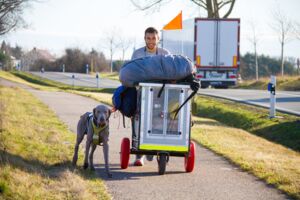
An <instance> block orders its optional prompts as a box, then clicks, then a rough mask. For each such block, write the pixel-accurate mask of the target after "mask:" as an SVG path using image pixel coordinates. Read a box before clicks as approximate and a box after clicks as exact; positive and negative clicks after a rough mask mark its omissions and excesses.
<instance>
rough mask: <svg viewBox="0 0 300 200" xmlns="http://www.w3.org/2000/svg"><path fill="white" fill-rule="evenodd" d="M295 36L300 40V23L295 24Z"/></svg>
mask: <svg viewBox="0 0 300 200" xmlns="http://www.w3.org/2000/svg"><path fill="white" fill-rule="evenodd" d="M294 35H295V38H296V39H298V40H300V23H299V22H295V26H294Z"/></svg>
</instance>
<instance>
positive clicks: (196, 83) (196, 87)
mask: <svg viewBox="0 0 300 200" xmlns="http://www.w3.org/2000/svg"><path fill="white" fill-rule="evenodd" d="M190 87H191V89H192V90H193V91H194V92H197V91H198V90H199V88H200V82H199V81H197V80H196V79H194V80H193V81H192V82H191V84H190Z"/></svg>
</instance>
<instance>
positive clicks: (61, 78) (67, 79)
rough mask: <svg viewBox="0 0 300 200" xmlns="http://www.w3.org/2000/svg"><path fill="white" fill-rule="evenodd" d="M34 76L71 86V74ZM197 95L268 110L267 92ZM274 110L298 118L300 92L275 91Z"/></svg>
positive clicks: (83, 82)
mask: <svg viewBox="0 0 300 200" xmlns="http://www.w3.org/2000/svg"><path fill="white" fill-rule="evenodd" d="M32 73H33V74H35V75H39V76H43V77H45V78H48V79H51V80H55V81H58V82H62V83H66V84H72V78H71V77H72V73H61V72H45V73H43V74H42V73H40V72H32ZM99 82H100V87H103V88H106V87H108V88H116V87H117V86H119V85H120V82H119V81H113V80H110V79H100V81H99ZM75 85H80V86H87V87H96V78H95V77H93V76H91V75H86V74H79V73H78V74H75ZM198 93H199V94H203V95H208V96H215V97H221V98H226V99H230V100H234V101H239V102H243V103H248V104H253V105H258V106H262V107H265V108H269V105H270V103H269V102H270V100H269V99H270V94H269V92H268V91H267V90H265V91H263V90H242V89H200V90H199V92H198ZM276 101H277V103H276V109H277V110H278V111H282V112H286V113H290V114H295V115H298V116H300V92H290V91H277V92H276Z"/></svg>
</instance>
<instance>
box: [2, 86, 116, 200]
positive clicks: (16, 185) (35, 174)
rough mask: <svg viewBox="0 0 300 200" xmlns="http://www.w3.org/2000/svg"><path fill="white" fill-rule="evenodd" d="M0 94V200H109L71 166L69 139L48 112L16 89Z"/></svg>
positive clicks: (98, 186) (90, 179) (87, 176)
mask: <svg viewBox="0 0 300 200" xmlns="http://www.w3.org/2000/svg"><path fill="white" fill-rule="evenodd" d="M0 91H1V94H5V95H1V103H2V108H4V109H3V110H4V112H3V110H1V113H0V115H1V116H0V117H1V119H2V122H3V123H2V128H1V132H0V133H1V134H0V141H1V143H0V199H1V198H3V199H110V196H109V194H108V193H107V192H106V188H105V186H104V184H103V182H102V180H101V179H98V178H96V175H95V174H93V173H89V172H85V171H82V170H80V169H77V168H73V167H72V166H71V164H70V160H71V158H72V154H73V144H74V141H75V134H73V133H71V132H70V131H68V129H67V127H66V126H65V125H64V124H63V123H61V122H60V121H59V120H58V119H57V117H56V116H55V114H54V113H53V112H52V111H51V110H49V108H48V107H46V106H45V105H44V104H42V103H41V102H40V101H38V100H37V99H36V98H34V97H33V96H32V95H30V94H29V93H28V92H26V91H24V90H22V89H19V88H6V87H0ZM82 157H83V153H82V151H80V157H79V159H80V160H79V162H82Z"/></svg>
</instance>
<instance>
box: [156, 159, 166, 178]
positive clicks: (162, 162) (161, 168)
mask: <svg viewBox="0 0 300 200" xmlns="http://www.w3.org/2000/svg"><path fill="white" fill-rule="evenodd" d="M157 161H158V174H159V175H164V174H165V172H166V165H167V155H166V154H160V155H159V156H158V160H157Z"/></svg>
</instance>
